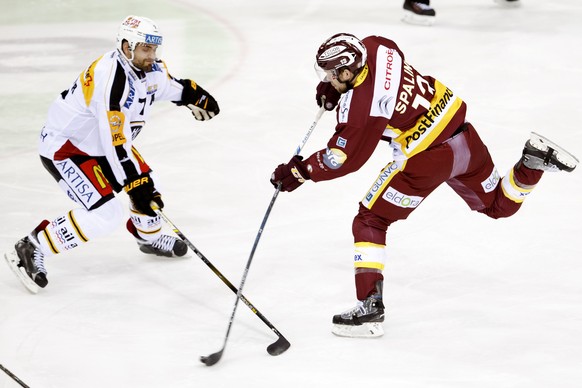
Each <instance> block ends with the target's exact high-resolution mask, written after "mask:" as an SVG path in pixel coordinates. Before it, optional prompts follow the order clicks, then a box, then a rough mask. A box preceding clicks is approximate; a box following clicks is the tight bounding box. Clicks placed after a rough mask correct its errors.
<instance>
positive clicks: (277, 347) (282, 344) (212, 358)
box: [200, 101, 325, 366]
mask: <svg viewBox="0 0 582 388" xmlns="http://www.w3.org/2000/svg"><path fill="white" fill-rule="evenodd" d="M324 106H325V101H323V103H322V106H321V108H320V109H319V111H318V112H317V114H316V115H315V120H314V121H313V124H311V127H310V128H309V131H307V133H306V134H305V136H303V139H302V140H301V143H300V144H299V145H298V146H297V148H296V149H295V153H294V155H299V153H300V152H301V150H302V149H303V147H304V146H305V143H307V139H309V137H310V136H311V133H312V132H313V130H314V129H315V126H316V125H317V123H318V122H319V119H320V118H321V116H322V115H323V113H324V112H325V108H324ZM280 191H281V183H279V184H278V185H277V188H276V189H275V193H274V194H273V197H272V198H271V202H270V203H269V207H268V208H267V212H266V213H265V215H264V217H263V221H262V222H261V226H260V227H259V232H258V233H257V237H255V243H254V244H253V248H252V249H251V254H250V256H249V259H248V261H247V264H246V266H245V270H244V273H243V276H242V279H241V282H240V286H239V287H238V292H237V294H236V300H235V302H234V308H233V309H232V314H231V315H230V319H229V321H228V328H227V329H226V336H225V337H224V343H223V345H222V349H220V350H219V351H218V352H216V353H212V354H210V355H208V356H201V357H200V361H201V362H203V363H204V364H206V365H207V366H212V365H214V364H216V363H217V362H218V361H220V359H221V357H222V354H223V353H224V349H225V348H226V343H227V341H228V336H229V334H230V329H231V328H232V323H233V321H234V316H235V314H236V308H237V306H238V301H239V299H242V298H241V297H242V289H243V287H244V285H245V281H246V279H247V274H248V273H249V268H250V266H251V261H252V260H253V256H254V255H255V251H256V250H257V245H259V240H260V239H261V236H262V234H263V230H264V229H265V225H266V224H267V219H268V218H269V215H270V214H271V210H272V209H273V205H275V200H276V199H277V196H278V195H279V192H280ZM243 301H244V300H243ZM290 346H291V344H290V343H289V341H287V339H285V337H283V336H280V337H279V339H278V340H277V341H276V342H275V343H273V344H271V345H269V348H267V351H268V352H269V354H270V355H272V356H276V355H279V354H281V353H283V352H284V351H286V350H287V349H289V347H290Z"/></svg>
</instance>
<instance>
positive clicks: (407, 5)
mask: <svg viewBox="0 0 582 388" xmlns="http://www.w3.org/2000/svg"><path fill="white" fill-rule="evenodd" d="M403 8H404V16H403V17H402V21H403V22H405V23H409V24H418V25H423V26H432V25H433V24H434V22H435V20H436V12H435V10H434V9H433V8H432V7H431V6H430V5H429V2H428V1H414V0H405V1H404V5H403Z"/></svg>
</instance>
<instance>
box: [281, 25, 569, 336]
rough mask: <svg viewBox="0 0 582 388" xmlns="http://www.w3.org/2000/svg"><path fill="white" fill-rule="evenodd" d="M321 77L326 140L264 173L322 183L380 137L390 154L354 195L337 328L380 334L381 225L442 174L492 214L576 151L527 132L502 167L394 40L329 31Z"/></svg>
mask: <svg viewBox="0 0 582 388" xmlns="http://www.w3.org/2000/svg"><path fill="white" fill-rule="evenodd" d="M316 71H317V72H318V73H319V75H320V78H321V79H322V82H320V83H319V85H318V86H317V92H316V99H317V102H318V104H319V105H320V106H321V104H322V97H325V100H323V103H325V109H327V110H332V109H334V107H335V105H336V104H338V102H339V104H338V107H337V113H336V114H337V126H336V128H335V133H334V135H333V136H332V137H331V139H330V140H329V141H328V143H327V147H326V148H324V149H322V150H320V151H317V152H315V153H314V154H313V155H311V156H309V157H308V158H306V159H305V160H303V159H302V158H301V157H300V156H294V157H293V158H292V159H291V160H290V161H289V162H288V163H286V164H280V165H279V166H277V168H276V169H275V170H274V172H273V174H272V176H271V182H272V183H273V184H274V185H275V186H277V185H279V184H280V185H281V190H282V191H293V190H295V189H296V188H297V187H299V186H300V185H301V184H302V183H304V182H305V181H306V180H312V181H314V182H320V181H325V180H330V179H335V178H339V177H341V176H344V175H346V174H349V173H351V172H354V171H356V170H358V169H359V168H360V167H362V165H363V164H364V163H366V161H367V160H368V158H369V157H370V156H371V155H372V153H373V152H374V150H375V149H376V146H377V144H378V142H380V141H382V140H383V141H387V142H389V143H390V146H391V148H392V151H393V152H392V154H393V155H392V158H391V159H392V160H391V161H390V162H389V163H388V164H387V165H386V167H384V169H383V170H382V171H381V173H380V174H379V175H378V177H377V178H376V179H375V180H374V181H372V185H371V187H370V189H369V190H368V192H367V193H366V194H365V196H364V198H363V199H362V201H361V202H360V204H359V212H358V214H357V215H356V216H355V218H354V221H353V225H352V232H353V236H354V245H355V246H354V248H355V253H354V268H355V285H356V298H357V305H356V306H355V307H354V308H352V309H350V310H348V311H346V312H344V313H341V314H338V315H335V316H334V317H333V330H332V331H333V332H334V333H335V334H337V335H340V336H350V337H358V336H361V337H370V336H371V337H373V336H379V335H382V334H383V329H382V325H381V323H382V322H383V321H384V305H383V302H382V283H383V275H382V271H383V269H384V263H385V261H386V251H385V246H386V232H387V229H388V227H389V226H390V225H391V224H392V223H394V222H396V221H398V220H403V219H406V218H407V217H408V216H409V215H410V213H412V212H413V211H414V210H415V209H416V208H417V207H418V206H419V205H421V203H422V201H423V200H424V199H425V198H426V197H427V196H428V195H430V193H431V192H433V190H435V189H436V188H437V187H438V186H440V185H441V184H442V183H446V184H447V185H449V187H451V188H452V189H453V190H454V191H455V192H456V193H457V194H458V195H459V196H460V197H461V198H463V200H464V201H465V202H466V203H467V204H468V205H469V207H470V208H471V209H472V210H475V211H478V212H480V213H483V214H485V215H487V216H489V217H492V218H501V217H509V216H511V215H513V214H514V213H515V212H517V211H518V210H519V208H520V206H521V204H522V202H523V201H524V199H525V198H526V197H527V196H528V195H529V193H530V192H531V191H532V190H533V188H534V187H535V185H536V184H537V183H538V182H539V180H540V178H541V177H542V175H543V174H544V171H560V170H562V171H572V170H573V169H574V168H575V167H576V165H577V163H578V160H577V159H576V158H575V157H574V156H573V155H571V154H570V153H568V152H567V151H565V150H563V149H562V148H560V147H559V146H557V145H556V144H554V143H553V142H551V141H549V140H548V139H546V138H544V137H542V136H539V135H537V134H535V133H532V134H531V137H530V139H529V140H527V142H526V143H525V147H524V149H523V152H522V155H521V157H520V158H519V160H518V161H517V163H516V164H515V165H514V166H513V167H512V168H511V169H510V170H509V172H508V173H507V174H506V175H505V176H503V177H502V176H501V175H500V174H499V173H498V172H497V169H496V168H495V165H494V164H493V161H492V160H491V156H490V154H489V152H488V150H487V147H486V146H485V145H484V144H483V142H482V141H481V139H480V138H479V135H478V134H477V131H476V130H475V128H474V127H473V125H471V123H469V122H467V121H466V118H465V112H466V105H465V102H464V101H463V100H462V99H461V98H460V97H459V96H458V95H457V94H456V93H455V92H454V91H453V90H451V89H450V88H448V87H447V86H446V85H443V84H442V83H441V82H439V81H438V80H437V79H435V78H433V77H431V76H427V75H424V74H420V73H419V72H418V71H417V70H416V69H415V68H414V67H413V66H411V65H410V64H409V63H407V62H406V60H405V57H404V54H403V53H402V51H401V50H400V48H399V47H398V46H397V45H396V43H394V42H393V41H391V40H389V39H386V38H383V37H379V36H369V37H367V38H365V39H363V40H359V39H358V38H356V37H355V36H353V35H351V34H337V35H334V36H332V37H331V38H329V39H328V40H327V41H325V42H324V43H323V44H322V45H321V46H320V47H319V50H318V52H317V56H316Z"/></svg>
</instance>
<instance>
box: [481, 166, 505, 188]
mask: <svg viewBox="0 0 582 388" xmlns="http://www.w3.org/2000/svg"><path fill="white" fill-rule="evenodd" d="M500 179H501V177H500V176H499V173H498V172H497V169H496V168H494V169H493V172H492V173H491V175H489V176H488V177H487V179H485V180H484V181H483V182H481V186H482V187H483V191H485V192H486V193H490V192H492V191H493V190H495V188H496V187H497V184H498V183H499V180H500Z"/></svg>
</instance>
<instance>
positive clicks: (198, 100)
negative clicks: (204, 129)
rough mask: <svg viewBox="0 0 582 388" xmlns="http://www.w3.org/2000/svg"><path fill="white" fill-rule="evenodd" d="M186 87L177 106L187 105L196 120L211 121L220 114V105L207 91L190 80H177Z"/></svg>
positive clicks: (176, 102)
mask: <svg viewBox="0 0 582 388" xmlns="http://www.w3.org/2000/svg"><path fill="white" fill-rule="evenodd" d="M177 81H178V82H179V83H181V84H182V86H184V90H182V97H181V100H180V101H174V103H175V104H177V105H180V106H181V105H186V106H187V107H188V108H190V110H191V111H192V115H193V116H194V118H195V119H196V120H199V121H204V120H210V119H211V118H213V117H214V116H216V115H217V114H219V113H220V108H219V107H218V103H217V102H216V100H215V99H214V97H212V96H211V95H210V93H208V92H207V91H206V90H204V89H202V87H201V86H200V85H198V84H196V82H194V81H192V80H189V79H181V80H177Z"/></svg>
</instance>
